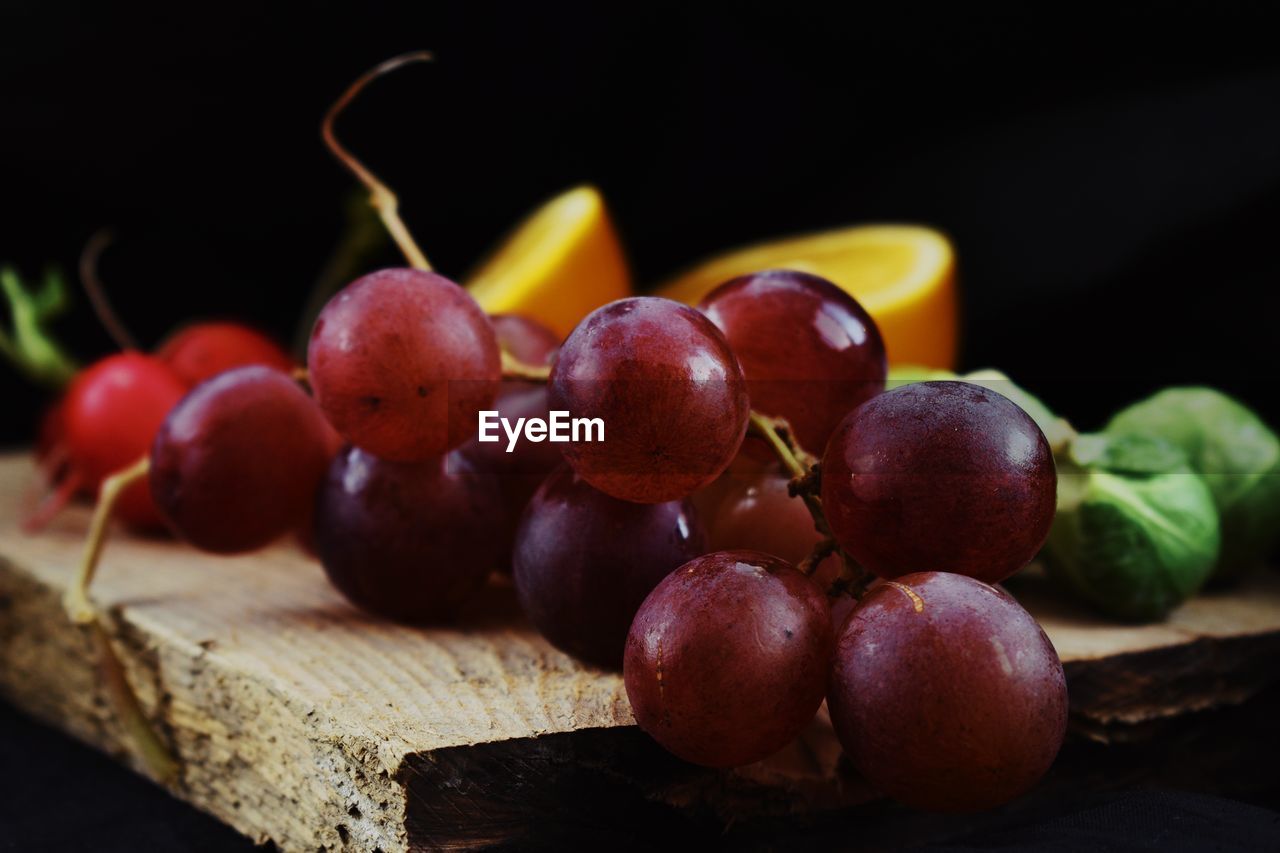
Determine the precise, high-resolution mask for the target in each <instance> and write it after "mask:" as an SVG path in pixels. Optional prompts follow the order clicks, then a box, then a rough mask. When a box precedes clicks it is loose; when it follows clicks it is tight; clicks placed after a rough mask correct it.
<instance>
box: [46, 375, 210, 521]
mask: <svg viewBox="0 0 1280 853" xmlns="http://www.w3.org/2000/svg"><path fill="white" fill-rule="evenodd" d="M184 393H186V388H185V387H183V384H182V383H181V382H180V381H179V380H178V378H177V376H175V375H174V373H173V371H172V370H170V369H169V367H168V366H167V365H166V364H164V362H162V361H160V360H159V359H158V358H154V357H152V356H149V355H143V354H141V353H137V352H122V353H118V354H116V355H111V356H107V357H106V358H104V359H102V360H101V361H99V362H97V363H95V364H93V365H91V366H89V367H87V368H85V369H84V370H82V371H81V372H80V373H79V374H77V375H76V378H75V379H74V380H73V381H72V383H71V386H70V387H69V388H68V389H67V394H66V397H65V398H64V399H63V402H62V403H61V410H62V414H61V418H62V424H63V431H64V436H65V441H66V444H67V455H68V460H69V465H68V467H69V469H70V474H69V476H74V477H76V478H77V479H78V480H79V482H80V483H81V484H82V485H83V487H84V488H85V489H86V490H87V491H90V492H94V493H96V492H97V490H98V487H99V485H100V484H101V483H102V481H103V479H105V478H106V477H108V476H110V475H111V474H114V473H116V472H117V471H119V470H121V469H123V468H127V467H128V466H129V465H131V464H133V463H134V462H137V461H138V460H139V459H140V458H142V457H143V456H145V455H146V454H147V452H148V451H149V450H150V449H151V445H152V441H153V440H154V439H155V437H156V432H157V430H159V429H160V425H161V424H162V423H163V422H164V419H165V417H166V416H167V415H168V414H169V411H170V410H171V409H172V408H173V407H174V406H175V405H176V404H177V402H178V401H179V400H181V399H182V395H183V394H184ZM115 511H116V513H117V514H118V515H119V517H120V518H122V519H124V520H125V521H126V522H128V523H129V524H132V525H135V526H138V527H163V525H164V521H163V519H162V518H161V516H160V514H159V512H157V510H156V505H155V503H154V502H153V501H152V496H151V492H150V491H148V489H147V487H146V485H145V484H143V483H141V482H139V483H135V484H133V485H132V486H130V487H129V488H127V489H125V491H124V492H123V493H122V494H121V495H120V498H119V501H118V502H117V503H116V506H115Z"/></svg>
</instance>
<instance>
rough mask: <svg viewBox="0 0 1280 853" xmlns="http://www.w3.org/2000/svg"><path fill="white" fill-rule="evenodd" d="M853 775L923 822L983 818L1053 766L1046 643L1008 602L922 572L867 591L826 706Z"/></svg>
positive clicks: (1054, 667)
mask: <svg viewBox="0 0 1280 853" xmlns="http://www.w3.org/2000/svg"><path fill="white" fill-rule="evenodd" d="M827 704H828V708H829V709H830V711H831V722H832V724H833V725H834V726H835V730H836V734H837V736H838V737H839V738H840V742H841V744H843V745H844V749H845V752H846V754H847V755H848V756H849V760H850V761H851V762H852V763H853V766H854V767H855V768H857V770H858V772H859V773H861V774H862V775H863V776H864V777H866V779H867V780H868V781H869V782H871V783H872V784H873V785H875V786H876V787H877V788H879V789H880V790H881V791H883V792H884V793H885V794H888V795H889V796H890V797H893V798H894V799H896V800H899V801H901V802H903V803H906V804H907V805H909V806H913V807H915V808H919V809H926V810H930V811H972V810H977V809H985V808H991V807H993V806H997V805H1000V804H1001V803H1004V802H1007V801H1009V800H1012V799H1013V798H1015V797H1018V796H1020V795H1022V794H1024V793H1026V792H1027V791H1028V790H1029V789H1030V788H1031V787H1032V786H1033V785H1034V784H1035V783H1036V782H1037V781H1038V780H1039V779H1040V777H1041V776H1043V775H1044V773H1045V771H1047V770H1048V769H1049V766H1050V765H1051V764H1052V763H1053V759H1054V757H1055V756H1056V755H1057V754H1058V749H1059V747H1060V746H1061V745H1062V739H1063V736H1064V734H1065V732H1066V724H1067V684H1066V679H1065V677H1064V676H1063V672H1062V664H1061V663H1060V662H1059V660H1058V655H1057V653H1056V652H1055V651H1054V648H1053V645H1052V644H1051V643H1050V642H1049V638H1048V637H1046V636H1045V634H1044V631H1042V630H1041V629H1040V626H1039V625H1038V624H1037V623H1036V620H1035V619H1033V618H1032V617H1031V614H1029V613H1027V611H1026V610H1023V609H1022V607H1021V606H1020V605H1019V604H1018V603H1017V602H1016V601H1014V599H1013V598H1012V597H1011V596H1010V595H1008V594H1007V593H1005V592H1004V591H1003V590H1000V589H999V588H997V587H992V586H988V585H987V584H984V583H982V582H981V581H977V580H974V579H973V578H969V577H965V576H963V575H955V574H948V573H944V572H920V573H917V574H910V575H904V576H903V577H901V578H899V579H898V580H897V581H889V582H886V583H884V584H881V585H879V586H877V587H874V588H872V589H871V590H869V591H868V592H867V593H866V595H865V597H864V598H863V600H862V603H861V604H859V606H858V608H857V609H856V610H854V612H853V614H852V615H851V616H850V617H849V619H848V621H846V622H845V623H844V628H843V629H842V630H841V633H840V636H839V638H838V640H837V642H836V652H835V661H834V663H833V665H832V670H831V685H830V690H829V693H828V695H827Z"/></svg>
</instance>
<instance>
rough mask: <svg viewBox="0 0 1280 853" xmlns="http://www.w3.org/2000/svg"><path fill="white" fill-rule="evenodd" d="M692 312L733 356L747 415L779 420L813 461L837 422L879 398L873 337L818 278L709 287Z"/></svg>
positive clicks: (880, 358) (881, 376) (775, 276)
mask: <svg viewBox="0 0 1280 853" xmlns="http://www.w3.org/2000/svg"><path fill="white" fill-rule="evenodd" d="M700 308H701V310H702V311H703V313H705V314H706V315H707V317H709V318H710V319H711V321H712V322H713V323H715V324H716V326H718V327H719V328H720V330H721V331H723V332H724V335H725V337H726V338H727V339H728V341H729V346H730V347H732V348H733V351H734V353H736V354H737V356H738V362H739V364H741V365H742V373H743V375H744V376H745V377H746V379H747V393H748V394H749V395H750V396H751V405H752V408H754V409H756V410H757V411H759V412H763V413H764V414H767V415H773V416H775V417H784V418H786V419H787V422H788V423H789V424H790V425H791V427H792V429H793V430H794V432H795V436H796V438H797V440H798V441H799V443H800V446H801V447H803V448H804V449H805V450H808V451H809V452H810V453H813V454H815V455H817V454H821V453H822V450H823V448H825V447H826V446H827V439H828V438H829V437H830V436H831V433H832V432H834V431H835V428H836V427H837V426H838V425H839V423H840V421H841V420H842V419H843V418H844V416H845V415H847V414H848V413H849V412H850V411H851V410H852V409H854V408H855V407H856V406H857V405H858V404H860V403H862V402H864V401H865V400H869V399H871V398H872V397H874V396H875V395H876V394H879V393H880V392H881V391H883V390H884V382H885V375H886V373H887V371H888V362H887V361H886V358H885V348H884V341H883V340H882V339H881V337H880V330H879V329H878V328H877V327H876V324H875V321H874V320H872V319H871V316H870V315H869V314H867V312H866V311H865V310H864V309H863V308H862V306H861V305H859V304H858V302H857V301H856V300H855V299H854V298H853V297H852V296H850V295H849V294H848V293H846V292H844V291H843V290H841V289H840V288H839V287H837V286H836V285H834V284H832V283H831V282H829V281H827V280H826V279H824V278H820V277H818V276H816V275H810V274H808V273H803V272H796V271H795V270H768V271H766V272H759V273H755V274H753V275H745V276H741V277H739V278H735V279H732V280H731V281H728V282H725V283H724V284H722V285H720V286H719V287H717V288H716V289H715V290H713V291H712V292H711V293H709V294H708V295H707V296H706V298H705V299H703V301H702V304H701V306H700ZM749 446H751V447H752V448H754V449H758V451H759V452H767V448H765V447H764V446H763V444H761V443H758V442H754V441H753V442H749Z"/></svg>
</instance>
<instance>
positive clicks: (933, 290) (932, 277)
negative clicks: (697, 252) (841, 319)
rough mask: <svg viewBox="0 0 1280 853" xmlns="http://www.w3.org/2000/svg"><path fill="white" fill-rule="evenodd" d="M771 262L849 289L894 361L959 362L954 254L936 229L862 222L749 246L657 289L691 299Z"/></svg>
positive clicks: (936, 364)
mask: <svg viewBox="0 0 1280 853" xmlns="http://www.w3.org/2000/svg"><path fill="white" fill-rule="evenodd" d="M766 269H794V270H800V271H802V272H808V273H813V274H814V275H820V276H822V277H823V278H826V279H829V280H831V281H833V282H835V283H836V284H838V285H839V286H840V287H842V288H843V289H844V290H846V291H848V292H849V293H850V294H851V295H852V296H853V297H854V298H855V299H857V300H858V302H860V303H861V304H862V306H863V307H864V308H866V309H867V312H868V313H870V314H871V316H872V317H874V318H875V321H876V325H878V326H879V327H880V333H881V334H882V335H883V336H884V340H885V346H886V348H887V349H888V352H889V360H890V361H891V362H893V363H895V364H918V365H922V366H925V367H935V368H944V369H951V368H953V367H954V366H955V357H956V340H957V337H958V329H957V307H956V283H955V253H954V251H953V250H952V248H951V243H950V241H949V240H947V238H946V237H945V236H943V235H942V234H940V233H938V232H937V231H934V230H933V229H932V228H925V227H923V226H919V225H860V226H856V227H852V228H842V229H839V230H836V231H824V232H821V233H818V234H808V235H804V236H799V237H790V238H786V239H782V240H776V241H773V242H769V243H761V244H758V245H755V246H748V247H746V248H743V249H737V250H735V251H730V252H727V253H725V254H722V255H718V256H716V257H714V258H711V259H710V260H707V261H705V262H703V263H701V264H699V265H697V266H695V267H693V268H692V269H690V270H687V271H686V272H684V273H682V274H681V275H678V276H676V277H675V278H674V279H673V280H672V281H671V282H669V283H668V284H666V285H665V286H663V287H661V288H659V289H658V290H657V291H656V293H657V295H659V296H666V297H668V298H670V299H677V300H679V301H681V302H688V303H691V304H692V303H695V302H697V301H698V300H700V299H702V297H703V296H705V295H706V294H707V293H708V292H709V291H710V290H711V289H712V288H714V287H715V286H716V285H718V284H721V283H722V282H725V281H727V280H728V279H731V278H733V277H735V276H739V275H744V274H746V273H752V272H759V271H761V270H766Z"/></svg>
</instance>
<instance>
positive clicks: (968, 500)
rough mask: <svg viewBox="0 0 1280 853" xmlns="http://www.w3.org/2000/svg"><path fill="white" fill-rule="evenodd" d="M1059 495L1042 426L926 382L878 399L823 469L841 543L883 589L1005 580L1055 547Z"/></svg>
mask: <svg viewBox="0 0 1280 853" xmlns="http://www.w3.org/2000/svg"><path fill="white" fill-rule="evenodd" d="M1056 488H1057V476H1056V474H1055V472H1054V467H1053V455H1052V453H1051V452H1050V450H1049V443H1048V442H1047V441H1046V440H1045V437H1044V433H1042V432H1041V431H1040V428H1039V427H1038V426H1036V423H1035V421H1033V420H1032V419H1031V418H1030V417H1029V416H1028V415H1027V414H1026V412H1024V411H1022V409H1020V408H1018V407H1017V406H1016V405H1014V404H1013V403H1012V402H1010V401H1009V400H1008V399H1006V398H1005V397H1002V396H1001V395H999V394H997V393H995V392H994V391H991V390H989V389H987V388H983V387H981V386H978V385H971V384H969V383H967V382H919V383H915V384H912V385H907V386H905V387H902V388H898V389H895V390H893V391H887V392H885V393H883V394H880V395H879V396H877V397H874V398H872V399H871V400H868V401H867V402H866V403H863V404H862V405H861V406H859V407H858V408H856V409H854V410H853V411H852V412H850V413H849V416H848V417H846V418H845V419H844V421H843V422H842V423H841V424H840V428H839V429H838V430H837V431H836V433H835V435H833V436H832V437H831V442H830V443H829V444H828V445H827V452H826V454H825V456H824V457H823V460H822V502H823V506H824V507H825V509H826V513H827V520H828V522H829V523H830V524H831V530H832V532H833V533H834V534H835V537H836V539H837V540H838V541H839V542H840V544H841V545H842V546H843V547H844V548H845V550H846V551H848V552H849V554H850V555H851V556H853V558H854V559H856V560H857V561H858V562H859V563H861V564H862V565H863V566H864V567H866V568H867V569H868V570H870V571H872V572H874V573H875V574H877V575H879V576H880V577H884V578H894V577H897V576H899V575H903V574H907V573H908V572H915V571H921V570H925V569H928V570H933V569H938V570H943V569H945V570H946V571H949V572H955V573H958V574H962V575H968V576H970V577H974V578H978V579H979V580H983V581H988V582H990V583H995V582H997V581H1000V580H1003V579H1004V578H1006V577H1008V576H1009V575H1011V574H1013V573H1014V572H1016V571H1017V570H1018V569H1020V568H1022V567H1023V566H1025V565H1026V564H1027V563H1028V562H1030V561H1031V559H1032V557H1034V556H1035V555H1036V552H1037V551H1038V550H1040V546H1041V545H1042V544H1044V540H1045V537H1046V536H1047V535H1048V533H1049V526H1050V524H1051V523H1052V522H1053V512H1054V505H1055V500H1056Z"/></svg>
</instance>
